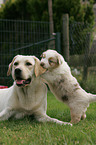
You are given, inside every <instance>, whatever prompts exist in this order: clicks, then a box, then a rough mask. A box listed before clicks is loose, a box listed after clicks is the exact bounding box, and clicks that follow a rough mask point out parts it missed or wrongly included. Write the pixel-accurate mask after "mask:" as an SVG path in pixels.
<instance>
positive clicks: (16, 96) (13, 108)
mask: <svg viewBox="0 0 96 145" xmlns="http://www.w3.org/2000/svg"><path fill="white" fill-rule="evenodd" d="M38 64H39V65H40V61H39V59H37V58H36V57H35V56H22V55H17V56H15V57H14V58H13V61H12V62H11V63H10V64H9V70H8V75H10V73H12V77H13V80H14V84H13V86H11V87H10V88H7V89H0V120H7V119H8V118H10V117H11V116H14V117H15V118H16V119H20V118H23V117H24V116H25V115H31V114H34V115H35V118H36V120H37V121H40V122H46V121H51V122H56V123H59V124H64V125H66V124H68V125H71V124H70V123H67V122H63V121H59V120H57V119H54V118H51V117H49V116H48V115H47V114H46V109H47V88H46V85H45V84H44V83H43V82H42V81H41V79H40V77H37V78H36V73H38V68H39V65H38Z"/></svg>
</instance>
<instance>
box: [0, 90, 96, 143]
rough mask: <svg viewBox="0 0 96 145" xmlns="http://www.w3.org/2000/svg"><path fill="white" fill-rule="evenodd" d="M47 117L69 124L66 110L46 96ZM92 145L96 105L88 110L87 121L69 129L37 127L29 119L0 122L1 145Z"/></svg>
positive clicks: (95, 140)
mask: <svg viewBox="0 0 96 145" xmlns="http://www.w3.org/2000/svg"><path fill="white" fill-rule="evenodd" d="M47 114H48V115H49V116H50V117H54V118H57V119H59V120H62V121H70V119H71V117H70V111H69V108H68V107H67V106H66V105H65V104H63V103H61V102H59V101H58V100H56V99H55V97H54V96H53V95H52V94H51V93H50V92H48V109H47ZM21 144H23V145H95V144H96V104H95V103H92V104H91V105H90V107H89V108H88V110H87V118H86V119H85V120H83V121H80V122H79V123H78V124H76V125H73V127H71V126H68V125H66V126H64V125H58V124H56V123H50V122H49V123H39V122H36V121H35V120H34V119H32V117H25V118H24V119H22V120H13V119H9V120H8V121H1V122H0V145H21Z"/></svg>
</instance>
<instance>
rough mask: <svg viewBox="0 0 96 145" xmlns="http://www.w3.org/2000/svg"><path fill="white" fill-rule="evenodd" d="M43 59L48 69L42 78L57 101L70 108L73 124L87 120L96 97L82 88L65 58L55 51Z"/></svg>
mask: <svg viewBox="0 0 96 145" xmlns="http://www.w3.org/2000/svg"><path fill="white" fill-rule="evenodd" d="M41 57H42V59H41V66H42V67H43V68H45V69H46V72H45V73H44V74H42V75H41V77H42V78H43V79H44V81H45V82H46V83H47V84H48V85H49V88H50V90H51V91H52V92H53V94H54V95H55V96H56V97H57V99H59V100H60V101H62V102H64V103H66V104H67V105H68V106H69V108H70V112H71V122H72V123H77V122H79V121H80V120H81V118H82V119H85V118H86V114H85V112H86V110H87V107H88V106H89V104H90V103H91V102H96V95H93V94H90V93H87V92H86V91H85V90H83V89H82V88H81V87H80V85H79V83H78V82H77V80H76V78H75V77H73V76H72V74H71V70H70V67H69V66H68V64H67V63H66V62H65V60H64V58H63V57H62V56H61V55H60V54H59V53H57V52H56V51H55V50H47V51H45V52H44V53H43V54H42V56H41ZM38 75H39V73H38Z"/></svg>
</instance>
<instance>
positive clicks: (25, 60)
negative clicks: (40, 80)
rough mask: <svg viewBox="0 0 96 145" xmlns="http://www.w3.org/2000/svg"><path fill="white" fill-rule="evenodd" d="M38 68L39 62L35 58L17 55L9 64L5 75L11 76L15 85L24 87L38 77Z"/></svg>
mask: <svg viewBox="0 0 96 145" xmlns="http://www.w3.org/2000/svg"><path fill="white" fill-rule="evenodd" d="M39 66H40V61H39V59H38V58H36V57H35V56H23V55H17V56H15V57H14V58H13V60H12V62H11V63H10V64H9V69H8V72H7V75H10V74H12V78H13V80H14V81H15V82H16V85H17V86H19V87H25V86H27V85H29V84H30V83H31V81H32V79H33V77H35V76H36V77H37V76H38V75H40V71H41V69H39ZM39 70H40V71H39ZM41 73H42V72H41ZM34 74H35V75H34Z"/></svg>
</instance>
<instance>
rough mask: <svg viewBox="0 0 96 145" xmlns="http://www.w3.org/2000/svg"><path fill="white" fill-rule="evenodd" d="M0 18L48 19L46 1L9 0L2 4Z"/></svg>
mask: <svg viewBox="0 0 96 145" xmlns="http://www.w3.org/2000/svg"><path fill="white" fill-rule="evenodd" d="M1 9H2V11H1V12H0V18H3V19H22V20H34V21H40V20H44V21H46V20H47V21H48V10H47V1H42V0H13V1H12V0H10V1H7V2H6V4H5V5H3V6H2V8H1Z"/></svg>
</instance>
